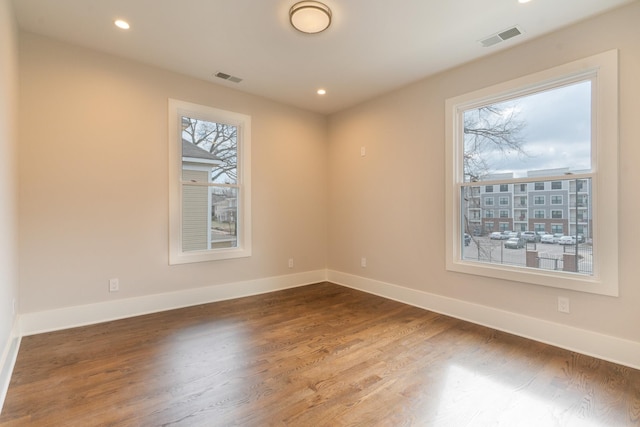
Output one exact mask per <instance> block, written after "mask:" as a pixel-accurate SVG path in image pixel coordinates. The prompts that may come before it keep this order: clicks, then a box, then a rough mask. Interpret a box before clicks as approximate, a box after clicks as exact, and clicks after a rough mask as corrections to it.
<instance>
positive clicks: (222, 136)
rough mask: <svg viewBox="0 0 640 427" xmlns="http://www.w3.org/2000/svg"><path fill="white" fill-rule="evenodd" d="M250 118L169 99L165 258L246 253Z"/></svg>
mask: <svg viewBox="0 0 640 427" xmlns="http://www.w3.org/2000/svg"><path fill="white" fill-rule="evenodd" d="M250 152H251V118H250V117H249V116H246V115H243V114H238V113H232V112H229V111H224V110H218V109H215V108H211V107H207V106H203V105H197V104H191V103H188V102H183V101H177V100H173V99H171V100H169V161H170V165H169V173H170V193H169V195H170V197H169V203H170V211H169V220H170V235H169V249H170V251H169V262H170V264H182V263H189V262H200V261H212V260H220V259H230V258H239V257H248V256H250V255H251V193H250V170H251V164H250V158H251V157H250Z"/></svg>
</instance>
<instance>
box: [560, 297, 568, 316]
mask: <svg viewBox="0 0 640 427" xmlns="http://www.w3.org/2000/svg"><path fill="white" fill-rule="evenodd" d="M558 311H559V312H561V313H569V311H570V310H569V298H566V297H558Z"/></svg>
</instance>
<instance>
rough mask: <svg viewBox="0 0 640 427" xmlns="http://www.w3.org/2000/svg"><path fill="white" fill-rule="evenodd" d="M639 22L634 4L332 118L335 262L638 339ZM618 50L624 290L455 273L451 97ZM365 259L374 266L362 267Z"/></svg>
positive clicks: (349, 269)
mask: <svg viewBox="0 0 640 427" xmlns="http://www.w3.org/2000/svg"><path fill="white" fill-rule="evenodd" d="M639 22H640V3H639V2H635V3H633V4H631V5H630V6H628V7H625V8H623V9H619V10H616V11H613V12H611V13H608V14H606V15H602V16H600V17H597V18H595V19H592V20H589V21H585V22H582V23H580V24H578V25H574V26H571V27H568V28H566V29H565V30H562V31H558V32H555V33H552V34H550V35H548V36H546V37H542V38H540V39H537V40H534V41H532V42H529V43H526V44H523V45H520V46H517V47H515V48H513V49H510V50H507V51H504V52H501V53H498V54H495V55H493V56H490V57H487V58H485V59H482V60H479V61H476V62H473V63H470V64H467V65H464V66H461V67H458V68H456V69H453V70H449V71H447V72H445V73H442V74H439V75H437V76H434V77H431V78H427V79H425V80H423V81H420V82H417V83H415V84H413V85H410V86H408V87H405V88H403V89H401V90H397V91H395V92H393V93H390V94H388V95H386V96H383V97H381V98H378V99H376V100H373V101H371V102H368V103H365V104H363V105H360V106H358V107H356V108H352V109H350V110H348V111H345V112H343V113H341V114H336V115H334V116H333V117H331V118H330V123H329V188H330V191H329V194H330V196H329V211H330V212H329V252H328V254H329V256H328V265H329V268H330V269H332V270H336V271H340V272H344V273H349V274H353V275H359V276H364V277H367V278H371V279H375V280H378V281H382V282H387V283H391V284H395V285H400V286H404V287H409V288H412V289H417V290H421V291H425V292H429V293H433V294H437V295H440V296H445V297H451V298H455V299H458V300H462V301H467V302H472V303H477V304H481V305H485V306H489V307H494V308H497V309H501V310H506V311H510V312H515V313H520V314H523V315H525V316H531V317H535V318H538V319H543V320H549V321H552V322H557V323H562V324H567V325H571V326H576V327H579V328H584V329H587V330H591V331H595V332H601V333H604V334H608V335H611V336H616V337H621V338H627V339H630V340H633V341H636V342H639V341H640V328H638V325H639V324H640V309H639V307H640V305H639V304H640V280H639V277H640V263H638V255H637V254H638V247H639V246H638V245H640V230H639V228H638V226H637V217H638V212H640V197H638V195H639V191H638V188H637V183H638V182H640V168H639V167H638V164H639V163H640V144H639V143H638V128H637V125H636V122H637V121H638V117H639V116H640V101H639V100H640V78H638V76H640V26H639V25H638V23H639ZM615 48H617V49H619V50H620V80H619V83H620V165H619V183H620V184H619V191H620V206H619V221H620V223H619V226H620V230H621V232H620V236H619V250H620V260H619V268H620V270H619V271H620V297H619V298H612V297H603V296H597V295H592V294H586V293H579V292H570V291H563V290H557V289H553V288H546V287H541V286H535V285H527V284H521V283H512V282H507V281H501V280H492V279H489V278H481V277H474V276H471V275H464V274H456V273H451V272H447V271H446V270H445V252H444V246H445V239H446V238H447V236H446V235H445V231H444V223H445V216H444V215H445V208H444V200H445V194H444V187H445V182H444V177H445V174H444V170H445V164H444V161H445V146H444V140H445V138H444V129H445V124H444V103H445V99H447V98H449V97H453V96H456V95H460V94H462V93H465V92H469V91H472V90H475V89H480V88H483V87H486V86H490V85H492V84H496V83H499V82H503V81H507V80H510V79H513V78H516V77H520V76H523V75H526V74H529V73H532V72H535V71H539V70H544V69H547V68H551V67H553V66H556V65H560V64H563V63H566V62H570V61H572V60H574V59H578V58H581V57H586V56H589V55H592V54H595V53H599V52H603V51H606V50H609V49H615ZM361 146H365V147H366V156H365V157H361V156H360V147H361ZM611 209H616V207H614V206H612V207H611ZM362 256H365V257H366V258H367V267H366V269H363V268H361V267H360V258H361V257H362ZM560 295H563V296H569V297H570V298H571V315H565V314H561V313H558V312H557V310H556V307H557V297H558V296H560Z"/></svg>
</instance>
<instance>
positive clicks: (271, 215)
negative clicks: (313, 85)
mask: <svg viewBox="0 0 640 427" xmlns="http://www.w3.org/2000/svg"><path fill="white" fill-rule="evenodd" d="M20 81H21V85H20V111H19V123H20V124H19V129H20V150H19V176H20V182H21V184H20V261H21V262H20V289H21V295H23V299H22V300H21V312H22V313H23V314H24V316H22V317H23V318H25V319H31V318H32V316H31V315H32V314H33V313H40V312H46V311H50V310H56V309H61V308H64V307H71V306H82V305H86V304H100V303H110V302H113V301H121V300H124V299H127V298H134V297H144V296H150V295H158V294H163V293H170V292H180V291H189V290H193V289H196V288H201V287H216V286H222V285H228V284H230V283H238V282H246V281H252V280H260V279H264V278H269V277H278V276H282V275H289V274H292V273H294V274H295V273H299V272H308V271H316V270H322V271H324V268H325V254H326V246H327V243H326V240H327V237H326V236H327V232H326V204H327V185H326V169H327V165H326V157H327V154H326V142H325V141H326V118H325V117H323V116H321V115H318V114H312V113H308V112H304V111H301V110H298V109H295V108H291V107H288V106H284V105H282V104H278V103H275V102H272V101H269V100H266V99H264V98H259V97H255V96H251V95H247V94H244V93H242V92H239V91H236V90H232V89H229V88H226V87H223V86H218V85H214V84H211V83H210V82H206V81H201V80H196V79H193V78H188V77H184V76H181V75H177V74H174V73H171V72H168V71H162V70H160V69H157V68H153V67H149V66H145V65H142V64H139V63H135V62H132V61H128V60H124V59H120V58H117V57H114V56H110V55H106V54H102V53H98V52H95V51H91V50H87V49H84V48H80V47H76V46H71V45H68V44H64V43H59V42H56V41H53V40H51V39H48V38H44V37H41V36H36V35H32V34H28V33H21V34H20ZM168 98H175V99H179V100H184V101H188V102H194V103H199V104H204V105H209V106H212V107H215V108H221V109H226V110H230V111H234V112H238V113H242V114H248V115H250V116H251V118H252V162H253V163H252V194H253V200H252V205H253V256H252V257H250V258H242V259H235V260H226V261H217V262H205V263H195V264H184V265H175V266H169V264H168V210H169V208H168V163H167V162H168V139H167V100H168ZM289 257H294V260H295V263H294V264H295V268H293V269H289V268H288V259H289ZM116 277H117V278H119V279H120V291H119V292H118V293H109V292H108V280H109V278H116Z"/></svg>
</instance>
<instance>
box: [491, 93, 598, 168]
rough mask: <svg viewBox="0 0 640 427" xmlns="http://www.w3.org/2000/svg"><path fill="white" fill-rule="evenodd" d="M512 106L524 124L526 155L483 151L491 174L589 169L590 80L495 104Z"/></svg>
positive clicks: (507, 107) (505, 107) (505, 106)
mask: <svg viewBox="0 0 640 427" xmlns="http://www.w3.org/2000/svg"><path fill="white" fill-rule="evenodd" d="M498 105H499V107H500V108H502V109H505V110H507V109H511V108H515V109H516V111H517V112H518V117H519V119H520V120H522V121H524V122H525V123H526V125H525V128H524V130H523V132H522V134H521V136H522V137H523V139H524V140H525V142H524V144H523V146H522V147H523V149H524V151H525V152H526V153H527V154H528V156H526V157H523V156H518V155H515V154H512V155H505V154H504V153H501V152H499V151H497V150H496V151H487V152H486V153H484V154H483V157H485V159H486V160H487V161H488V163H489V164H490V165H491V167H492V169H493V172H494V173H503V172H513V173H514V177H524V176H526V172H527V171H528V170H539V169H555V168H565V167H567V168H569V169H570V170H573V171H575V170H584V169H590V168H591V82H589V81H588V82H581V83H578V84H573V85H571V86H566V87H562V88H559V89H553V90H550V91H546V92H542V93H537V94H534V95H530V96H526V97H523V98H518V99H517V100H515V101H508V102H505V103H501V104H498Z"/></svg>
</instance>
